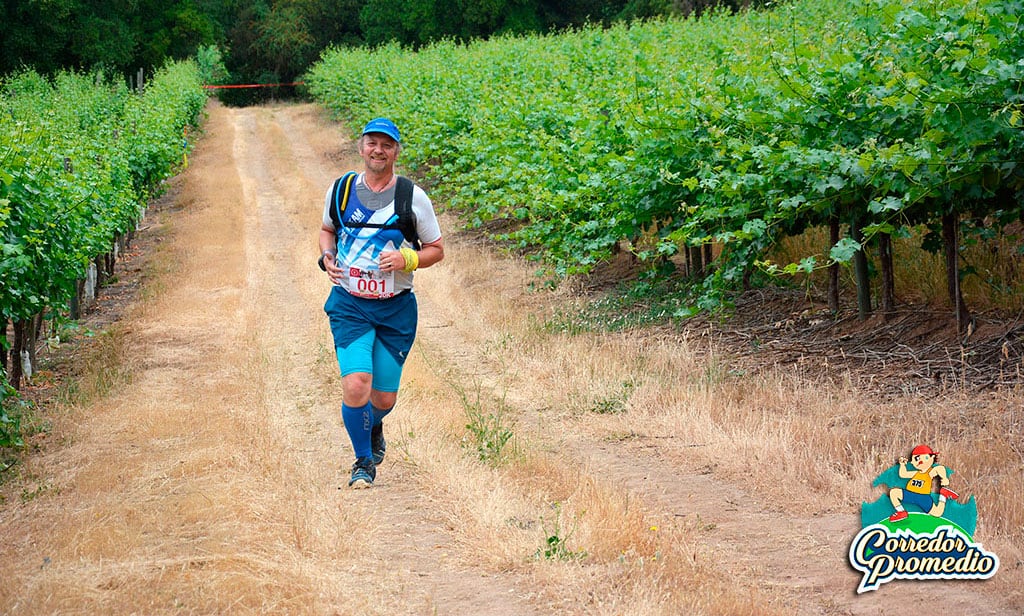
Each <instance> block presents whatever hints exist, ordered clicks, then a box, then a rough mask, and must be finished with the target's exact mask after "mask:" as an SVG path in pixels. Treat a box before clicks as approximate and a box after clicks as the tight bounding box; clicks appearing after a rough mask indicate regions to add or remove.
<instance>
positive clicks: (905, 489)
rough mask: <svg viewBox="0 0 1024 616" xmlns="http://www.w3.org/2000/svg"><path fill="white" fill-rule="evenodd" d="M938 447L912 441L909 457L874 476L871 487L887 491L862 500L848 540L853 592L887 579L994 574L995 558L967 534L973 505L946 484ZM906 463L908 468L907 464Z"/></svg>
mask: <svg viewBox="0 0 1024 616" xmlns="http://www.w3.org/2000/svg"><path fill="white" fill-rule="evenodd" d="M938 457H939V452H937V451H933V450H932V448H931V447H929V446H927V445H918V446H917V447H915V448H914V450H913V451H911V452H910V458H909V459H908V458H906V457H901V458H900V459H899V464H896V465H893V466H892V467H890V468H888V469H887V470H886V471H885V472H884V473H882V474H881V475H879V476H878V478H876V479H875V481H874V482H873V483H872V484H871V485H872V486H879V485H885V486H886V487H888V488H889V491H888V493H886V494H883V495H882V496H880V497H878V500H876V501H875V502H873V503H862V504H861V510H860V520H861V527H862V528H861V531H860V532H859V533H857V536H856V537H854V539H853V543H852V544H850V564H851V565H852V566H853V568H854V569H856V570H857V571H860V572H861V573H863V574H864V575H863V577H862V578H861V582H860V585H859V586H858V587H857V592H858V593H863V592H867V591H870V590H877V589H878V587H879V586H880V585H882V584H884V583H886V582H891V581H892V580H897V579H903V580H984V579H988V578H990V577H992V576H993V575H995V572H996V570H997V569H998V568H999V557H998V556H996V555H995V554H993V553H992V552H987V551H985V549H984V548H983V547H982V546H981V544H980V543H974V540H973V535H974V531H975V528H976V527H977V525H978V507H977V504H976V503H975V502H974V497H973V496H971V497H970V498H969V499H968V500H967V503H965V504H961V503H959V502H958V500H957V499H959V495H958V494H957V493H956V492H954V491H953V490H952V489H950V487H949V483H950V479H949V478H950V476H951V475H952V474H953V470H952V469H950V468H948V467H945V466H943V465H941V464H939V463H938ZM908 462H909V464H910V467H908V466H907V463H908Z"/></svg>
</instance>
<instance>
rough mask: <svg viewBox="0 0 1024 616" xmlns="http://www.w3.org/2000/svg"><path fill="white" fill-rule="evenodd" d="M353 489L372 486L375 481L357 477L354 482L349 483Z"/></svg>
mask: <svg viewBox="0 0 1024 616" xmlns="http://www.w3.org/2000/svg"><path fill="white" fill-rule="evenodd" d="M348 486H349V487H350V488H352V489H353V490H365V489H366V488H372V487H373V482H372V481H367V480H365V479H356V480H355V481H353V482H352V483H350V484H348Z"/></svg>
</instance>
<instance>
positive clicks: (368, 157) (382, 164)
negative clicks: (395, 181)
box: [359, 133, 398, 173]
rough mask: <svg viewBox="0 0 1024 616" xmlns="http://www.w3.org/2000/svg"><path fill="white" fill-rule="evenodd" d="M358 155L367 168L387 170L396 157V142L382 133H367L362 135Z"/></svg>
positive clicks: (377, 170)
mask: <svg viewBox="0 0 1024 616" xmlns="http://www.w3.org/2000/svg"><path fill="white" fill-rule="evenodd" d="M359 155H360V156H361V157H362V158H363V164H365V165H366V169H367V170H369V171H374V172H377V173H379V172H381V171H387V170H388V169H391V168H393V167H394V165H395V160H396V159H397V158H398V143H397V142H396V141H395V140H394V139H392V138H391V137H388V136H387V135H385V134H383V133H368V134H366V135H363V138H362V146H361V147H360V149H359Z"/></svg>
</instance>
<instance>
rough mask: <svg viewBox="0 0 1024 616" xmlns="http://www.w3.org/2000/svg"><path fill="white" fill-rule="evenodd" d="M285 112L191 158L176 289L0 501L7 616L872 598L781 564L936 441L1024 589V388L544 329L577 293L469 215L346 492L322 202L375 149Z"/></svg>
mask: <svg viewBox="0 0 1024 616" xmlns="http://www.w3.org/2000/svg"><path fill="white" fill-rule="evenodd" d="M228 113H236V112H231V111H229V110H223V109H221V110H218V111H217V114H228ZM238 113H241V112H238ZM275 113H278V112H277V111H275V110H274V109H273V108H267V109H260V110H253V111H249V112H246V113H245V114H243V115H242V116H241V118H240V119H239V121H238V122H237V123H236V125H237V126H238V127H239V129H238V133H237V134H235V135H233V136H234V138H235V139H236V142H235V143H234V145H232V141H231V139H229V138H227V137H228V136H227V135H224V134H217V131H225V130H229V127H230V126H231V125H232V124H231V123H230V122H214V123H212V128H211V130H212V131H214V134H212V135H210V136H208V139H209V141H210V144H211V145H209V146H208V147H207V148H206V149H203V150H200V151H197V153H196V155H195V156H193V167H194V168H195V169H197V170H199V169H208V171H206V172H203V173H200V172H198V171H196V172H191V174H190V176H189V179H188V185H187V187H186V188H187V190H186V191H185V193H184V194H186V195H193V197H194V201H192V202H189V203H185V204H184V205H183V207H184V208H185V209H184V212H182V213H181V214H180V215H176V216H175V222H174V226H173V234H172V235H173V237H172V238H171V239H169V240H168V242H167V243H166V248H165V249H164V250H165V252H164V253H163V254H162V255H161V258H160V259H159V260H158V263H159V264H160V266H161V267H163V268H165V269H164V270H162V271H161V272H159V273H158V274H157V275H156V278H157V284H158V285H160V286H159V289H160V290H159V292H158V293H155V294H154V295H151V296H149V297H147V299H146V301H145V303H143V304H141V305H140V307H139V308H138V309H137V310H135V311H133V312H132V313H131V314H130V315H129V317H128V320H127V322H126V324H125V326H124V327H123V329H121V330H119V331H120V332H121V333H120V334H119V337H118V336H115V337H112V338H110V341H109V344H111V345H114V346H113V347H112V348H111V349H108V350H107V351H106V353H108V354H109V355H111V356H115V357H121V358H123V360H117V361H113V362H111V363H109V364H107V363H102V362H101V363H98V364H97V373H98V374H102V373H103V372H104V371H106V372H108V373H109V374H113V375H114V377H113V378H111V377H102V376H100V377H98V378H99V383H100V384H99V385H97V386H96V387H93V386H89V387H88V392H87V393H86V395H84V396H83V397H82V398H81V399H80V400H79V405H78V406H75V407H73V408H71V409H69V410H68V414H69V421H68V422H65V423H64V424H63V425H64V428H62V429H63V430H66V444H65V445H62V446H60V447H55V448H54V449H53V451H51V452H48V453H47V454H45V455H44V456H42V457H41V458H40V459H39V460H38V461H37V462H35V463H34V464H35V467H34V471H35V472H36V474H37V475H38V476H39V477H40V478H45V479H43V481H44V482H45V486H44V487H45V489H44V490H42V492H43V493H42V494H41V495H40V496H39V497H38V498H36V499H34V500H28V501H26V502H23V503H20V504H18V506H15V507H9V508H7V509H5V510H3V514H4V516H5V517H4V527H5V531H7V532H8V533H9V536H10V537H12V538H13V539H12V540H11V541H9V542H8V543H7V544H6V545H4V547H2V548H0V579H3V580H4V584H3V585H2V586H0V611H8V612H18V613H26V614H32V613H55V612H62V613H87V612H102V613H289V614H291V613H295V614H303V613H309V614H314V613H315V614H324V613H344V614H348V613H363V614H389V613H402V614H436V613H480V614H484V613H487V614H493V615H498V616H509V615H512V614H526V613H531V611H532V612H533V613H541V614H547V613H559V614H588V615H589V614H609V615H613V614H614V615H618V614H626V613H630V614H633V613H637V614H650V615H658V614H666V615H668V614H672V615H676V614H730V615H733V614H738V615H744V614H749V615H755V614H757V615H761V614H772V613H778V614H791V613H822V612H829V610H833V611H832V612H830V613H837V612H841V611H844V610H845V611H847V612H853V611H854V610H853V609H851V608H850V605H851V604H850V601H851V595H852V588H853V586H854V583H853V576H851V575H849V574H848V573H849V572H846V573H844V572H842V571H840V572H839V573H837V574H835V575H836V576H837V578H838V580H839V584H840V585H841V584H846V583H849V584H850V585H849V587H848V588H842V589H838V590H837V587H828V586H818V587H812V588H802V587H799V584H797V585H796V586H794V584H792V583H788V582H786V581H785V580H783V578H782V577H781V576H783V575H784V574H786V573H790V574H792V576H793V577H795V578H797V580H798V581H799V578H800V577H801V576H802V575H804V573H805V563H804V559H806V558H808V557H814V556H817V555H825V556H826V557H827V558H828V559H832V560H828V561H827V562H826V564H825V565H824V566H825V567H828V568H831V569H835V568H836V563H835V562H833V561H838V558H839V557H841V556H842V554H841V552H842V547H840V548H839V549H838V551H836V550H835V549H833V546H831V545H828V546H823V544H821V543H820V542H819V543H816V542H815V541H814V540H815V539H816V537H810V540H806V538H802V537H797V538H798V539H801V540H803V543H799V544H798V543H796V542H795V541H794V542H793V543H792V544H790V543H787V542H788V541H789V538H788V537H789V535H793V536H798V535H801V534H807V531H806V529H803V528H801V527H800V525H801V524H803V523H810V522H808V520H810V521H811V522H813V521H814V516H817V515H819V514H823V513H827V512H841V513H843V514H844V515H847V516H848V517H850V518H851V519H852V518H853V517H854V515H855V511H856V508H857V506H858V505H859V503H860V501H861V500H865V499H873V498H874V496H875V495H874V494H873V493H872V492H871V488H870V481H871V479H873V477H874V475H875V474H877V473H878V472H880V471H881V470H882V469H883V467H884V466H886V465H888V464H889V463H890V462H891V461H892V460H893V459H894V458H895V457H896V456H898V455H900V454H904V453H906V450H907V449H908V448H909V447H912V446H913V445H914V444H916V442H917V441H919V440H923V441H927V442H929V443H930V444H931V445H933V446H934V447H936V448H937V449H939V450H940V451H943V454H944V461H946V462H948V463H949V464H950V465H951V466H953V468H955V469H957V471H958V472H957V474H956V475H954V483H955V486H956V487H957V488H960V489H961V492H962V493H968V494H975V495H976V496H977V498H978V502H979V506H980V507H981V509H982V511H981V514H980V518H981V520H982V526H981V527H980V531H979V536H980V538H981V539H982V540H983V541H984V542H985V545H986V547H987V548H989V549H994V550H995V551H996V552H997V553H998V554H999V555H1000V556H1001V558H1002V559H1003V566H1004V568H1005V569H1006V571H1005V572H1000V575H999V576H997V579H996V580H993V582H992V583H993V584H995V585H996V586H995V588H996V589H997V590H996V591H995V592H998V593H1001V594H1003V595H1006V596H1008V597H1011V600H1013V601H1017V604H1016V605H1019V604H1020V603H1021V600H1020V595H1019V593H1020V591H1019V588H1020V587H1021V586H1024V585H1022V584H1021V574H1020V571H1019V568H1017V567H1015V565H1014V563H1016V562H1018V561H1019V560H1020V559H1021V554H1020V551H1019V548H1017V547H1014V546H1019V545H1021V544H1022V543H1024V541H1022V539H1024V536H1022V528H1021V526H1022V524H1024V513H1022V511H1021V506H1020V504H1019V503H1017V502H1016V499H1015V498H1014V497H1015V496H1016V495H1019V494H1020V492H1021V488H1022V487H1024V486H1022V484H1021V482H1022V479H1021V478H1022V476H1024V474H1022V473H1021V472H1020V471H1021V457H1020V452H1021V444H1020V434H1021V431H1020V426H1019V422H1020V420H1021V417H1020V415H1021V411H1020V409H1021V408H1022V405H1021V397H1020V395H1019V393H1015V392H1006V393H1004V394H1000V395H998V396H992V397H991V398H988V399H984V400H979V399H978V398H970V397H963V398H957V397H948V398H944V399H941V400H934V399H933V400H923V399H915V398H907V399H903V400H898V401H892V402H889V403H884V404H879V403H878V402H876V401H874V400H872V399H871V398H870V397H869V396H866V395H864V393H863V392H861V391H857V390H856V389H855V388H853V387H852V386H849V387H841V386H840V387H837V386H834V385H826V384H820V383H814V382H808V381H806V380H805V379H803V378H802V377H801V376H800V375H799V374H795V373H792V372H785V371H781V370H780V371H771V370H769V371H765V372H763V373H756V374H755V373H747V374H741V373H740V372H738V371H736V370H734V369H733V368H732V367H731V365H730V363H729V360H728V359H727V358H725V357H722V356H719V355H718V354H717V353H716V350H715V349H713V348H708V347H707V344H706V343H705V342H703V341H702V339H701V338H699V337H698V336H696V335H693V336H690V335H682V334H680V335H674V334H673V335H667V334H665V333H664V332H661V333H653V332H631V333H621V334H609V335H593V334H587V335H578V336H571V335H567V334H564V333H554V332H552V331H549V330H548V329H547V328H545V327H544V323H545V320H546V318H547V315H548V314H550V313H551V312H552V311H553V309H554V307H556V306H559V305H564V304H565V303H566V302H570V301H572V293H571V292H570V290H568V289H562V290H560V291H556V292H545V293H537V294H532V293H530V292H528V291H527V290H526V289H527V288H528V286H529V282H531V275H530V273H529V272H530V268H529V266H527V265H525V264H522V263H518V262H515V261H513V260H508V259H504V258H502V257H500V256H498V255H497V254H495V253H494V252H493V251H489V250H487V249H486V247H482V246H476V245H474V244H473V243H472V242H471V241H470V238H466V237H459V236H458V234H456V233H454V232H452V231H450V230H452V229H454V228H455V227H456V223H455V222H454V221H452V220H443V221H442V225H443V228H445V229H446V237H447V238H448V239H447V241H448V256H447V258H446V260H445V261H444V262H442V263H441V264H439V265H438V266H435V267H433V268H430V269H429V270H425V271H423V272H420V273H418V274H417V295H418V296H419V297H420V298H421V299H420V301H421V304H420V305H421V319H420V333H419V339H418V341H417V343H416V346H415V347H414V352H413V354H412V357H411V359H410V361H409V362H408V363H407V365H406V369H405V373H404V376H403V389H402V393H401V396H400V400H399V406H398V408H397V409H396V411H395V413H394V414H393V415H392V416H390V417H389V419H388V421H387V424H386V425H387V435H388V457H387V459H386V461H385V463H384V465H383V466H382V468H381V470H380V473H379V475H378V482H377V485H376V486H375V487H374V489H372V490H366V491H362V492H353V491H348V490H338V487H339V486H340V485H343V484H344V481H345V479H346V478H347V474H346V472H347V468H346V466H347V464H346V461H348V460H349V459H350V458H349V456H350V454H351V451H350V450H349V448H348V441H347V437H346V436H345V435H344V432H343V429H342V427H341V425H340V421H339V418H338V404H339V401H340V386H339V384H338V379H337V373H336V370H337V368H336V366H335V363H334V358H333V350H332V349H330V348H329V347H330V342H329V335H328V333H327V326H326V319H325V317H324V316H323V314H322V312H321V311H320V310H319V307H320V305H322V301H323V297H324V294H325V292H326V287H325V286H324V284H323V283H324V281H323V279H322V277H320V276H319V274H318V272H316V271H315V270H314V269H313V267H312V266H311V263H312V260H313V258H314V257H315V254H316V244H315V229H317V228H318V222H317V221H318V219H319V214H320V212H319V211H318V208H316V207H310V206H309V203H318V202H319V200H320V199H322V192H323V187H324V186H326V184H327V181H328V179H329V173H331V172H333V171H334V169H329V168H327V167H325V166H324V163H323V162H322V160H321V159H322V158H323V157H324V156H330V157H332V159H333V158H339V157H340V158H342V159H343V162H342V166H346V165H348V164H350V162H349V161H350V159H347V158H344V157H345V156H348V155H349V154H348V153H347V152H348V149H347V148H346V147H345V146H344V144H341V145H338V143H337V141H332V139H336V137H334V136H332V135H336V134H337V133H336V132H332V131H335V129H334V128H332V127H331V126H330V125H329V124H328V123H326V122H324V121H323V119H322V117H320V116H318V115H317V114H315V113H313V112H311V111H309V109H308V108H306V109H305V110H303V111H301V112H299V113H283V112H282V113H281V114H280V115H281V116H282V117H281V119H280V120H279V121H280V122H282V124H281V125H280V126H277V125H274V124H273V123H269V124H267V125H264V124H263V119H264V118H267V117H269V116H271V115H273V114H275ZM218 117H221V116H218ZM286 121H287V122H288V124H284V123H283V122H286ZM267 126H269V128H267ZM293 134H295V135H298V137H294V136H292V135H293ZM259 135H263V138H262V140H260V139H257V136H259ZM338 141H340V140H338ZM261 144H264V145H266V144H270V145H267V146H266V147H263V146H262V145H261ZM254 151H262V152H265V153H266V154H265V156H262V157H261V156H251V153H252V152H254ZM339 152H342V154H339ZM233 157H239V159H242V158H245V157H249V158H251V159H252V160H251V162H250V163H249V166H243V167H242V169H243V170H246V169H247V170H248V173H249V175H247V174H246V173H241V174H240V175H236V174H235V173H234V172H232V171H231V169H232V168H226V167H224V166H218V162H219V161H225V160H231V159H232V158H233ZM318 161H319V162H318ZM303 170H304V171H303ZM196 195H199V196H200V197H195V196H196ZM126 340H131V345H130V346H128V345H125V344H123V342H122V341H126ZM119 345H120V346H119ZM125 366H128V367H129V368H125ZM104 382H109V383H110V385H103V383H104ZM470 405H477V407H478V408H480V409H482V410H483V411H484V412H496V411H501V413H500V415H501V419H500V422H501V424H502V426H504V427H506V428H508V429H510V430H512V431H513V432H514V435H515V436H514V439H513V440H512V441H511V442H510V443H509V444H508V445H506V449H505V450H504V452H503V455H500V456H496V457H494V458H491V459H485V460H481V458H480V456H479V455H478V451H477V449H476V447H475V446H474V444H473V439H474V438H475V436H474V434H473V432H472V430H470V429H468V428H467V423H468V422H469V421H470V420H469V418H468V416H467V406H470ZM707 477H711V478H713V480H714V481H715V482H716V483H715V484H713V486H712V487H711V488H708V487H706V486H705V485H704V484H702V483H701V480H702V479H703V478H707ZM719 489H721V490H722V493H723V495H720V494H719V492H718V490H719ZM730 490H732V491H739V492H744V493H746V494H747V495H748V496H749V498H750V499H751V501H750V502H751V505H752V506H750V507H749V509H758V508H760V507H761V506H762V505H763V506H764V508H766V509H768V510H769V511H768V512H767V513H761V514H759V515H760V516H761V517H759V518H757V519H756V523H755V524H752V525H751V526H749V527H746V526H742V525H739V526H733V527H729V528H726V527H725V522H726V520H724V519H716V518H714V517H710V518H709V517H703V518H702V517H701V516H700V515H695V514H694V512H695V511H697V512H705V511H707V512H712V514H713V512H715V511H716V509H715V507H718V506H719V503H717V502H716V501H715V499H717V498H725V497H726V496H724V494H725V492H727V491H730ZM662 492H664V493H662ZM764 494H783V495H785V497H784V498H778V499H767V498H760V499H759V498H758V497H759V495H764ZM701 499H703V500H701ZM723 509H724V506H723ZM741 509H742V508H741ZM723 513H727V514H728V515H733V516H735V515H738V514H735V513H729V512H724V511H723ZM794 520H795V521H794ZM741 521H742V520H741ZM719 525H721V526H720V527H719ZM775 526H777V527H779V528H778V529H776V528H773V527H775ZM774 531H778V532H779V533H781V535H771V534H770V532H774ZM765 533H769V534H768V535H765ZM766 536H767V537H768V538H767V539H759V537H766ZM779 536H782V537H784V538H785V539H779V538H778V537H779ZM552 538H554V540H553V539H552ZM837 542H838V543H842V542H843V537H838V539H837ZM789 545H794V546H795V545H801V546H805V547H804V548H802V549H804V550H805V551H800V549H797V548H790V549H789V551H788V552H787V550H780V549H777V548H778V546H783V547H785V546H789ZM808 546H809V547H808ZM777 553H778V554H777ZM837 554H838V557H837ZM759 558H764V559H765V562H766V563H768V564H762V563H759V562H757V559H759ZM779 558H788V559H789V560H788V561H785V563H784V564H785V565H786V566H785V567H784V568H783V569H782V570H781V571H778V570H772V566H774V565H777V564H779V562H780V561H779V560H778V559H779ZM773 559H774V560H773ZM829 563H831V564H829ZM807 575H810V574H809V573H808V574H807ZM844 575H845V577H844ZM904 590H905V589H903V588H901V589H900V592H901V593H902V592H903V591H904ZM906 590H907V591H911V589H909V588H907V589H906ZM927 590H929V589H925V591H927ZM955 590H956V589H953V590H950V589H949V588H948V587H943V588H942V592H943V593H945V597H946V598H947V599H948V598H949V596H950V594H952V593H953V592H955ZM513 591H514V592H513ZM1014 593H1016V594H1014ZM993 594H994V593H993ZM523 596H527V597H528V600H525V599H523ZM902 596H903V595H901V597H902ZM1014 597H1016V598H1015V599H1014ZM822 606H825V607H822ZM828 606H833V607H828ZM833 608H834V609H833Z"/></svg>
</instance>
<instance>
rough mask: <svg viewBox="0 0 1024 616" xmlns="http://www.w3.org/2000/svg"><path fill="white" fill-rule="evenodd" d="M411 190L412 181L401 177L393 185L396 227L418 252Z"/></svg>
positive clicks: (417, 236)
mask: <svg viewBox="0 0 1024 616" xmlns="http://www.w3.org/2000/svg"><path fill="white" fill-rule="evenodd" d="M412 190H413V183H412V180H410V179H409V178H407V177H405V176H402V175H400V176H398V180H397V182H396V184H395V214H397V215H398V226H399V228H400V229H401V230H402V235H403V236H405V239H406V240H407V241H408V242H409V243H410V244H412V245H413V247H414V248H415V249H416V250H419V249H420V247H421V245H420V238H419V235H418V234H417V233H416V214H415V213H413V211H412Z"/></svg>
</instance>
